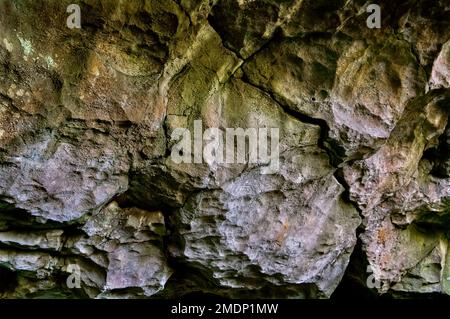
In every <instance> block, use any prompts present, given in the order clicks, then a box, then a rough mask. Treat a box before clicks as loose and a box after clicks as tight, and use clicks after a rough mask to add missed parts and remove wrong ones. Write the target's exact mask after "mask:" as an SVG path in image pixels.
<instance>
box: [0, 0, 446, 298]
mask: <svg viewBox="0 0 450 319" xmlns="http://www.w3.org/2000/svg"><path fill="white" fill-rule="evenodd" d="M71 3H72V1H67V0H58V1H56V0H54V1H53V0H45V1H35V0H0V75H1V76H0V296H1V297H3V298H33V297H61V298H72V297H89V298H135V297H157V298H166V297H178V296H182V295H184V294H189V293H199V292H200V293H210V294H215V295H220V296H226V297H234V298H238V297H282V298H283V297H294V298H328V297H330V296H332V294H333V292H334V291H335V290H336V289H337V287H338V286H339V284H340V283H341V282H342V280H343V278H347V277H348V276H353V277H355V276H362V278H363V281H364V280H365V277H364V276H367V273H366V268H365V266H364V267H359V269H358V267H351V266H352V263H353V262H355V260H354V259H355V258H354V257H352V258H350V257H351V255H352V252H354V251H355V247H357V248H356V250H358V254H357V255H358V256H362V259H363V264H364V263H366V264H367V265H368V266H369V267H370V270H371V272H373V276H374V278H375V281H376V283H377V285H376V287H375V289H376V290H377V293H378V294H382V293H389V294H399V295H401V294H408V293H442V294H445V293H447V294H450V281H449V280H448V278H450V277H449V276H450V255H449V253H448V252H449V249H450V248H449V236H448V235H449V231H450V200H449V198H450V155H449V154H450V152H449V149H450V144H449V143H450V142H449V136H450V129H449V126H448V117H449V109H450V108H449V106H450V88H449V83H450V4H449V3H448V1H445V0H436V1H432V2H430V1H426V0H400V1H384V0H381V1H377V2H376V3H377V4H379V5H380V7H381V18H382V20H381V28H379V29H377V28H375V29H370V28H368V27H367V24H366V19H367V17H368V15H369V14H368V13H367V11H366V8H367V6H368V4H370V3H371V2H366V1H361V0H351V1H344V0H333V1H330V0H283V1H275V0H164V1H157V0H130V1H116V0H81V1H78V5H79V7H80V9H81V28H79V29H78V28H73V29H71V28H68V27H67V25H66V19H67V18H68V16H69V14H70V13H68V12H66V9H67V7H68V6H69V5H70V4H71ZM198 120H201V121H202V123H203V126H204V128H214V127H215V128H244V129H246V128H268V127H272V128H273V127H276V128H279V133H280V143H279V151H280V165H279V170H278V171H277V172H276V173H274V174H262V169H263V168H262V167H261V165H255V164H248V163H247V164H245V163H240V164H221V163H200V164H195V163H192V164H186V163H180V164H177V163H175V162H174V161H173V160H172V158H171V151H172V149H173V147H174V145H175V143H174V141H173V140H172V139H171V136H172V134H173V133H174V131H175V130H176V129H177V128H180V127H182V128H193V127H194V123H195V121H198ZM355 255H356V253H355V254H353V256H355ZM349 263H350V266H349ZM364 265H365V264H364ZM355 269H356V270H355ZM77 274H78V275H79V278H78V279H79V282H78V284H79V286H78V287H75V288H73V287H69V286H70V285H69V286H68V284H67V283H68V278H69V279H70V278H72V279H74V278H75V277H74V275H77ZM69 276H70V277H69ZM75 279H76V278H75ZM344 281H345V279H344ZM74 282H75V283H76V280H75V281H74ZM362 285H363V286H364V289H366V288H367V287H365V283H363V284H362ZM367 289H369V288H367Z"/></svg>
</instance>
